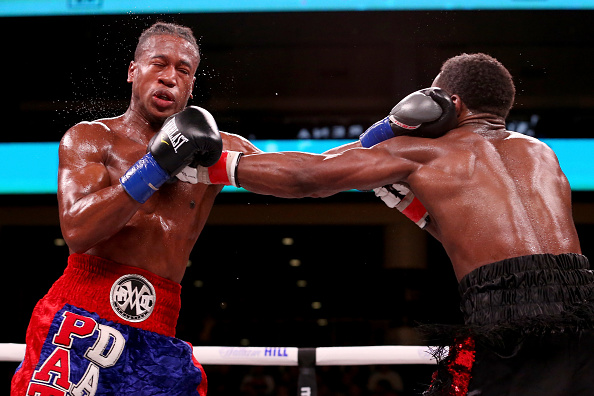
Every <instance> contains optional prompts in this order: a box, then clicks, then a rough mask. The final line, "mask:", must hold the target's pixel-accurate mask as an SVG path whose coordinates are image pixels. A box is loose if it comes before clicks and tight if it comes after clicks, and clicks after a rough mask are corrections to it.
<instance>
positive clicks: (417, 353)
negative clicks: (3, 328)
mask: <svg viewBox="0 0 594 396" xmlns="http://www.w3.org/2000/svg"><path fill="white" fill-rule="evenodd" d="M314 349H315V351H316V365H317V366H351V365H374V364H435V363H436V362H435V359H434V358H433V356H432V355H431V353H430V347H426V346H409V345H382V346H356V347H355V346H352V347H320V348H314ZM298 353H299V348H295V347H286V348H285V347H281V348H279V347H224V346H210V347H194V356H195V357H196V359H197V360H198V361H199V362H200V363H201V364H204V365H209V364H212V365H240V366H298ZM24 356H25V344H12V343H0V361H2V362H20V361H22V360H23V357H24Z"/></svg>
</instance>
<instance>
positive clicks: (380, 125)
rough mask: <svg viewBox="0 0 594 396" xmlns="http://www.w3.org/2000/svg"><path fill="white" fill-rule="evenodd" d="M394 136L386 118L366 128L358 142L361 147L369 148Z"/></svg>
mask: <svg viewBox="0 0 594 396" xmlns="http://www.w3.org/2000/svg"><path fill="white" fill-rule="evenodd" d="M394 136H395V135H394V131H392V128H391V127H390V119H389V117H386V118H384V119H382V120H379V121H378V122H376V123H375V124H373V125H372V126H370V127H369V128H367V130H366V131H365V132H363V133H362V134H361V136H359V141H360V142H361V146H363V147H367V148H369V147H371V146H375V145H376V144H378V143H381V142H383V141H384V140H388V139H391V138H393V137H394Z"/></svg>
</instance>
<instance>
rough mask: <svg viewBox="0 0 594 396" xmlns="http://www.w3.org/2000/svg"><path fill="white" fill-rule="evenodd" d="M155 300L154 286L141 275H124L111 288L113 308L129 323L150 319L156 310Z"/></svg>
mask: <svg viewBox="0 0 594 396" xmlns="http://www.w3.org/2000/svg"><path fill="white" fill-rule="evenodd" d="M155 300H156V294H155V289H154V288H153V285H151V282H149V281H148V280H147V279H146V278H145V277H144V276H141V275H137V274H128V275H124V276H122V277H121V278H119V279H118V280H117V281H115V282H114V284H113V286H111V293H110V302H111V308H112V309H113V311H114V312H115V313H116V314H117V315H118V316H119V317H120V318H122V319H125V320H127V321H129V322H142V321H143V320H145V319H146V318H148V317H149V316H150V314H151V313H152V312H153V309H154V308H155Z"/></svg>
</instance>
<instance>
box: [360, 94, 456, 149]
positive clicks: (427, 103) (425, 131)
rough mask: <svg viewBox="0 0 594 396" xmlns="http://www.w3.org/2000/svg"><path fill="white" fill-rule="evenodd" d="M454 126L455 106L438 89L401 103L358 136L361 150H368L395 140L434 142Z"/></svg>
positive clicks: (416, 95)
mask: <svg viewBox="0 0 594 396" xmlns="http://www.w3.org/2000/svg"><path fill="white" fill-rule="evenodd" d="M457 124H458V121H457V116H456V106H455V105H454V103H453V102H452V100H451V98H450V96H449V95H448V94H447V93H446V92H445V91H444V90H443V89H441V88H425V89H421V90H419V91H416V92H413V93H411V94H410V95H408V96H406V97H405V98H404V99H402V100H401V101H400V102H399V103H398V104H397V105H396V106H394V108H393V109H392V111H390V115H388V117H386V118H384V119H382V120H380V121H378V122H376V123H375V124H373V125H372V126H371V127H369V128H368V129H367V130H366V131H365V132H363V133H362V134H361V136H360V137H359V140H360V141H361V145H362V146H363V147H371V146H374V145H376V144H378V143H380V142H383V141H384V140H387V139H390V138H393V137H395V136H401V135H410V136H418V137H425V138H438V137H440V136H442V135H444V134H445V133H446V132H447V131H449V130H450V129H453V128H455V127H456V125H457Z"/></svg>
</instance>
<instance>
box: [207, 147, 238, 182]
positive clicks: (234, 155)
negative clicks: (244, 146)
mask: <svg viewBox="0 0 594 396" xmlns="http://www.w3.org/2000/svg"><path fill="white" fill-rule="evenodd" d="M242 155H243V153H242V152H239V151H223V153H222V154H221V158H220V159H219V160H218V161H217V163H216V164H214V165H213V166H210V167H208V168H205V167H203V166H199V167H198V168H197V169H198V182H199V183H204V184H224V185H226V186H234V187H241V186H240V185H239V182H238V181H237V176H236V175H237V167H238V166H239V159H240V158H241V156H242Z"/></svg>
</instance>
